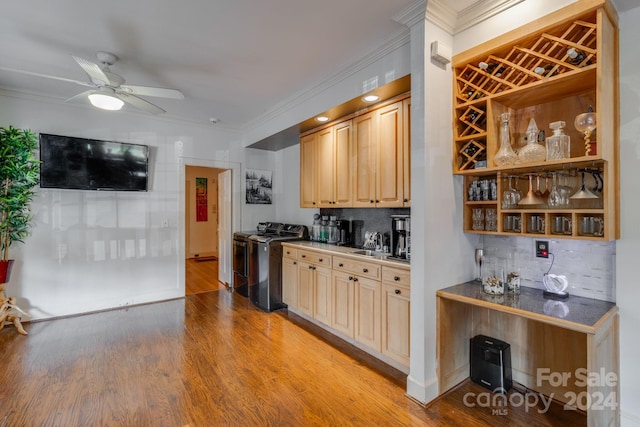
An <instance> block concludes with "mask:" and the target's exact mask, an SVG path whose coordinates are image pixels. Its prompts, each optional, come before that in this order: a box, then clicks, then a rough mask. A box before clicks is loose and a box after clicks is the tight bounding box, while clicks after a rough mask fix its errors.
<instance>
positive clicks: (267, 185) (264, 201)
mask: <svg viewBox="0 0 640 427" xmlns="http://www.w3.org/2000/svg"><path fill="white" fill-rule="evenodd" d="M271 176H272V172H271V171H265V170H259V169H247V172H246V175H245V178H246V183H247V184H246V197H245V200H246V202H247V204H248V205H270V204H271V197H272V194H273V193H272V181H271Z"/></svg>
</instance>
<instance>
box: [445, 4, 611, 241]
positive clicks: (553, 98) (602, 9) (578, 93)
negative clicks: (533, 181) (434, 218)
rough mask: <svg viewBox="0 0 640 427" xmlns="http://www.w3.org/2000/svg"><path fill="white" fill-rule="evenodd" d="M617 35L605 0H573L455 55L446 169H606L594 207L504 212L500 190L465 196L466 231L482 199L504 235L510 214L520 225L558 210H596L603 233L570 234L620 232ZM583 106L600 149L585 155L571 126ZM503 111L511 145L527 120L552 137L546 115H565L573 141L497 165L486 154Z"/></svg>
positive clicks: (492, 150)
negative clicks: (555, 153)
mask: <svg viewBox="0 0 640 427" xmlns="http://www.w3.org/2000/svg"><path fill="white" fill-rule="evenodd" d="M617 34H618V30H617V16H616V14H615V10H614V9H613V7H612V5H611V2H610V0H595V1H589V2H588V4H587V2H582V1H579V2H576V3H574V4H571V5H569V6H567V7H565V8H562V9H560V10H558V11H556V12H553V13H551V14H549V15H547V16H545V17H543V18H540V19H538V20H535V21H532V22H530V23H528V24H525V25H524V26H522V27H520V28H517V29H515V30H513V31H511V32H508V33H505V34H503V35H501V36H499V37H497V38H495V39H493V40H489V41H487V42H485V43H482V44H480V45H479V46H476V47H474V48H472V49H469V50H468V51H465V52H462V53H460V54H458V55H456V56H455V57H454V58H453V61H452V70H453V78H454V86H453V113H454V115H453V119H454V120H453V121H454V126H453V138H454V141H453V165H452V167H453V173H454V174H460V175H465V176H466V178H465V183H466V184H467V185H469V184H470V183H472V182H473V181H475V180H479V179H487V177H489V178H491V179H497V180H498V182H501V181H503V177H506V176H508V175H520V176H523V175H525V174H527V173H535V174H549V173H554V172H562V171H565V172H566V171H569V170H574V171H575V170H576V169H577V168H597V169H599V170H603V171H606V172H605V173H606V175H607V180H606V181H605V186H606V188H605V189H604V191H603V193H604V198H602V199H600V202H598V203H597V205H593V206H592V205H584V204H581V205H575V206H572V207H571V208H565V209H564V210H563V211H562V212H555V213H554V212H553V211H552V209H550V208H548V207H540V206H538V207H536V208H535V211H536V212H527V211H531V209H528V210H527V209H517V210H515V211H511V212H510V211H508V210H504V211H503V209H502V208H501V205H502V203H501V197H502V196H501V194H500V193H501V192H502V191H498V193H499V194H498V200H496V201H482V202H479V201H469V200H465V219H464V224H465V225H464V229H465V231H467V232H474V230H472V227H471V225H472V220H471V216H472V211H473V209H474V208H477V207H476V206H475V205H477V204H486V205H488V206H487V207H488V208H490V209H492V208H493V207H492V206H491V205H494V206H495V207H496V208H497V210H498V229H497V231H496V232H491V234H501V233H506V231H505V230H506V229H505V224H503V222H504V221H505V219H506V218H508V216H513V217H514V218H515V217H517V216H518V214H522V215H520V216H521V220H522V222H523V223H524V222H525V220H526V219H527V218H528V217H527V215H529V214H530V213H531V214H535V215H539V216H540V217H545V215H546V219H547V220H550V219H553V220H555V217H556V216H566V217H568V218H573V219H574V220H578V219H579V218H582V217H583V216H593V217H598V218H600V217H601V218H603V220H604V223H605V224H606V229H605V232H604V233H603V235H602V236H600V235H599V236H586V237H585V236H580V235H579V234H578V233H577V232H573V233H568V234H567V236H566V238H593V239H598V240H615V239H617V238H619V225H618V217H619V189H618V182H619V178H618V176H619V172H618V157H619V148H618V144H619V143H618V131H617V128H618V111H619V101H618V90H617V87H616V82H617V81H618V78H617V76H618V63H617V62H618V61H617V59H618V57H617V49H618V41H617ZM590 106H593V107H594V110H595V113H596V114H597V121H598V128H597V129H596V131H595V132H597V135H596V134H595V133H594V139H595V140H596V141H597V142H596V143H597V144H598V145H597V147H598V148H597V150H595V152H594V153H585V149H584V144H583V135H582V134H581V133H580V132H579V131H578V130H576V129H575V127H574V120H575V117H576V116H577V115H578V114H581V113H584V112H586V111H587V109H588V108H589V107H590ZM502 113H509V115H510V123H509V124H510V141H511V144H512V147H513V148H514V150H516V151H517V150H518V148H519V147H520V146H522V144H523V143H524V138H525V134H526V129H527V126H528V123H529V121H530V119H531V118H534V119H535V120H536V122H537V124H538V126H539V127H540V129H542V130H545V131H546V132H547V134H546V135H547V136H550V135H551V130H550V127H549V125H550V124H551V123H552V122H556V121H564V122H565V123H566V127H565V133H566V134H567V135H569V137H570V141H571V143H570V144H571V146H570V155H569V157H568V158H566V159H560V160H549V161H542V162H536V163H526V164H523V163H517V164H515V165H508V166H506V165H505V166H498V165H497V164H496V163H495V162H494V158H495V155H496V153H497V152H498V148H499V132H500V129H499V117H500V115H501V114H502ZM503 186H504V183H501V184H500V187H503ZM465 197H466V195H465ZM487 232H488V231H484V233H487ZM521 233H522V234H526V231H524V230H523V231H522V232H521ZM509 234H514V232H513V231H509ZM517 234H520V233H517Z"/></svg>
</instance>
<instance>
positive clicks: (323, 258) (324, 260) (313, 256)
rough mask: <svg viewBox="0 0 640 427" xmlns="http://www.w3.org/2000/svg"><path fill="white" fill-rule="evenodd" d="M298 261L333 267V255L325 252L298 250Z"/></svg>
mask: <svg viewBox="0 0 640 427" xmlns="http://www.w3.org/2000/svg"><path fill="white" fill-rule="evenodd" d="M298 259H299V260H303V261H306V262H310V263H312V264H319V265H326V266H327V267H331V255H328V254H326V253H323V252H314V251H307V250H303V249H298Z"/></svg>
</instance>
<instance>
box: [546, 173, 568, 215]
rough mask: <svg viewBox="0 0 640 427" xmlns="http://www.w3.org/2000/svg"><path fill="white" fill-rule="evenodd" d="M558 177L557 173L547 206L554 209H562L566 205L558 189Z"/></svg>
mask: <svg viewBox="0 0 640 427" xmlns="http://www.w3.org/2000/svg"><path fill="white" fill-rule="evenodd" d="M557 175H558V174H557V173H556V172H554V173H553V187H552V188H551V192H550V193H549V197H548V199H547V204H548V205H549V207H552V208H557V207H560V206H562V204H563V203H564V200H563V197H562V193H561V192H560V190H559V189H558V182H557Z"/></svg>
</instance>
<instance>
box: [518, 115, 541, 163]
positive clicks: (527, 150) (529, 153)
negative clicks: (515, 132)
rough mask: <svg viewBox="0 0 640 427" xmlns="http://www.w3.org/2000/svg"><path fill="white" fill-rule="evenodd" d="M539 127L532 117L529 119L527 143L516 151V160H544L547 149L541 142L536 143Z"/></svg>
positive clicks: (526, 161)
mask: <svg viewBox="0 0 640 427" xmlns="http://www.w3.org/2000/svg"><path fill="white" fill-rule="evenodd" d="M538 133H539V129H538V126H537V125H536V121H535V119H534V118H531V120H529V127H527V145H525V146H524V147H522V148H521V149H520V151H518V162H520V163H532V162H544V161H545V159H546V158H547V150H546V148H545V147H544V146H543V145H542V144H538Z"/></svg>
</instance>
